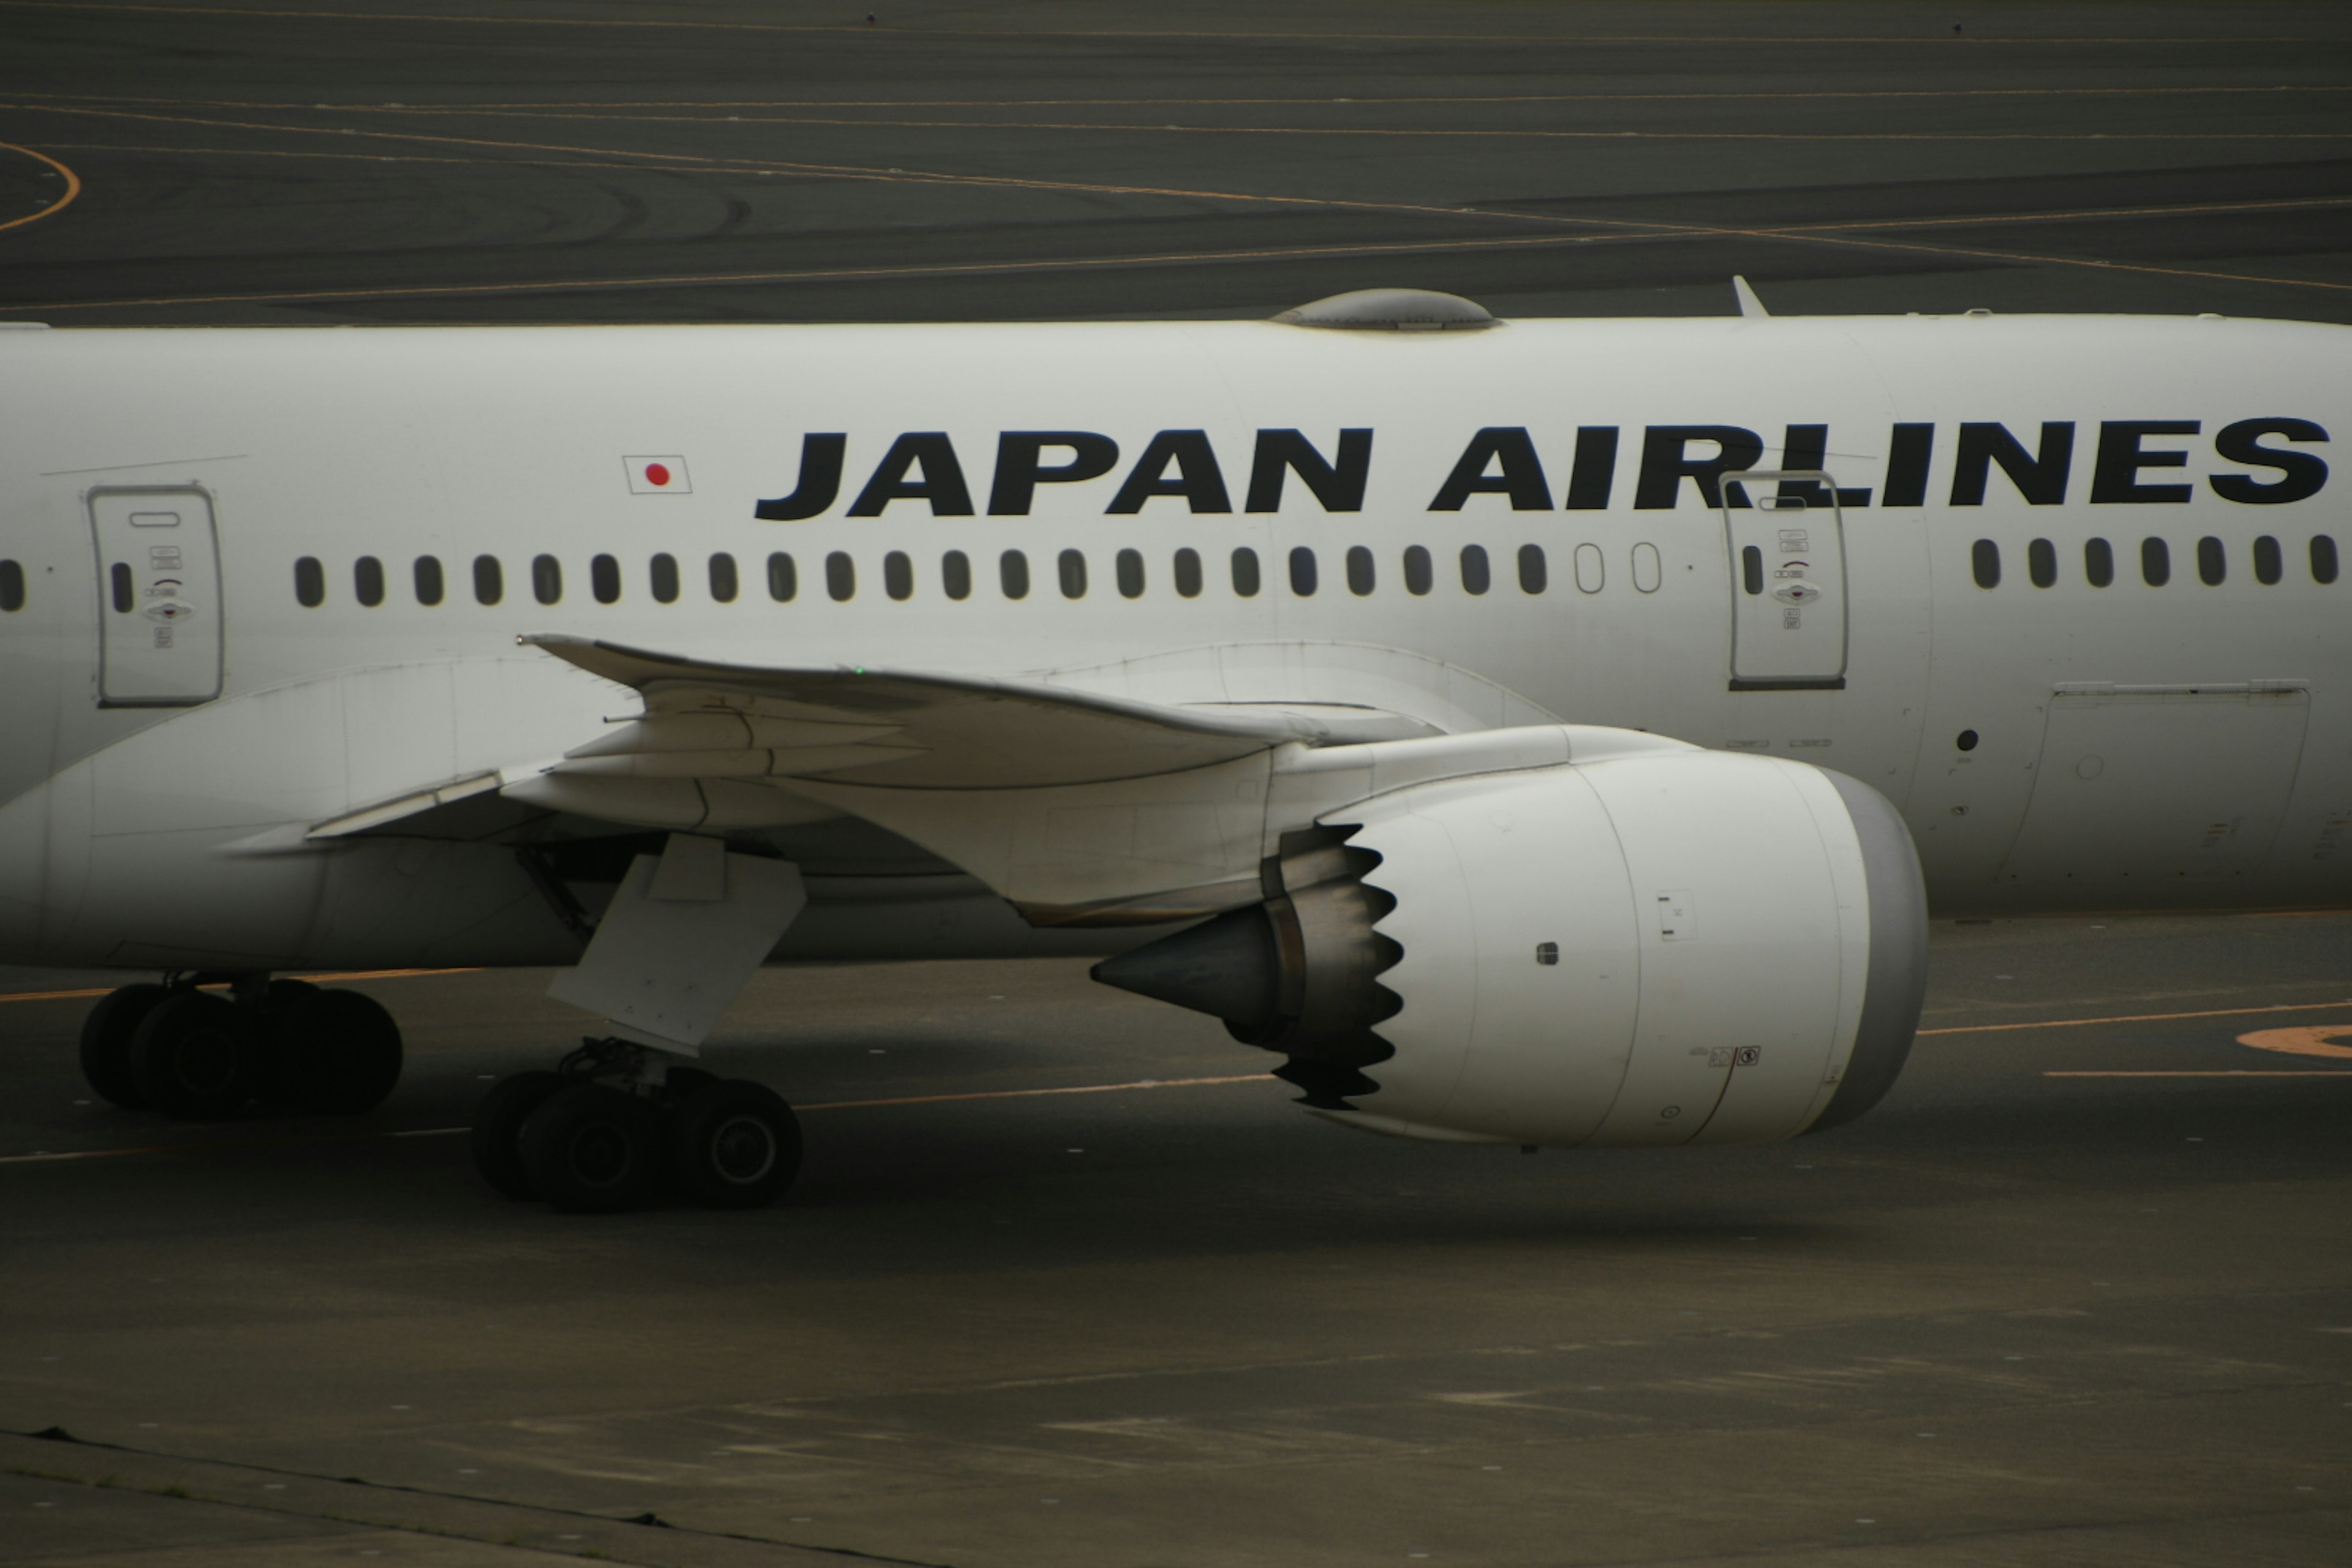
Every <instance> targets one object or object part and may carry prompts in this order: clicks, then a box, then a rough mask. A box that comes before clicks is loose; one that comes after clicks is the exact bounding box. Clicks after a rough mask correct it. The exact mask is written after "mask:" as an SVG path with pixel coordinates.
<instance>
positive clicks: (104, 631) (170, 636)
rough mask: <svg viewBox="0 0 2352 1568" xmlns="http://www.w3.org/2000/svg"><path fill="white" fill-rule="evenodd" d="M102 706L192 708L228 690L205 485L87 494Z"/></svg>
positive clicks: (217, 554) (216, 544)
mask: <svg viewBox="0 0 2352 1568" xmlns="http://www.w3.org/2000/svg"><path fill="white" fill-rule="evenodd" d="M89 523H90V529H91V532H92V534H93V536H94V537H95V539H96V541H97V544H98V598H99V626H100V631H99V650H98V670H99V675H98V694H99V705H100V707H104V708H184V707H190V706H193V705H194V704H195V703H199V702H209V701H211V700H213V699H214V698H215V697H218V696H219V695H220V690H221V586H220V547H219V542H218V539H217V537H216V535H215V531H214V527H213V503H212V498H211V497H210V496H208V495H206V494H205V492H204V491H202V490H198V489H146V488H117V489H94V490H92V491H90V492H89Z"/></svg>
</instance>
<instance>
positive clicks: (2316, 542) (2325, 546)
mask: <svg viewBox="0 0 2352 1568" xmlns="http://www.w3.org/2000/svg"><path fill="white" fill-rule="evenodd" d="M2311 580H2312V581H2313V582H2315V583H2333V582H2335V581H2336V541H2335V540H2333V539H2331V538H2329V537H2328V536H2327V535H2326V534H2325V533H2315V534H2313V535H2312V536H2311Z"/></svg>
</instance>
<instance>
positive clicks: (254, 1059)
mask: <svg viewBox="0 0 2352 1568" xmlns="http://www.w3.org/2000/svg"><path fill="white" fill-rule="evenodd" d="M222 981H226V982H228V983H229V993H228V994H227V995H226V996H223V995H216V994H214V993H212V992H210V991H205V990H200V989H198V987H199V986H204V985H210V984H217V983H219V982H222ZM400 1066H401V1048H400V1028H399V1026H397V1025H395V1024H394V1022H393V1021H392V1015H391V1014H389V1013H387V1012H385V1011H384V1010H383V1007H382V1006H380V1005H378V1004H377V1003H376V1002H375V1001H374V1000H373V998H371V997H368V996H363V995H362V994H360V993H358V992H356V991H329V990H322V989H320V987H318V986H316V985H312V984H309V983H307V982H305V981H300V980H272V979H270V978H269V977H268V975H266V974H236V975H228V974H208V973H194V974H184V975H171V976H167V977H166V979H165V981H164V983H163V984H161V985H125V986H123V987H122V988H121V989H120V990H117V991H110V992H109V993H107V994H106V995H105V996H103V997H102V998H100V1001H99V1004H98V1005H97V1006H95V1007H92V1008H91V1009H90V1010H89V1017H88V1018H86V1019H84V1020H83V1022H82V1026H81V1071H82V1077H84V1078H85V1079H89V1087H90V1088H91V1089H93V1090H95V1091H96V1092H97V1093H98V1095H99V1097H100V1099H103V1100H110V1101H111V1102H112V1103H114V1104H116V1105H119V1106H121V1107H122V1108H123V1109H124V1110H156V1111H161V1112H162V1113H163V1115H165V1116H169V1117H173V1118H175V1119H179V1120H184V1121H211V1120H216V1119H218V1118H220V1117H224V1116H233V1115H235V1114H236V1112H237V1111H239V1110H243V1109H244V1108H245V1106H246V1105H247V1103H248V1102H249V1101H254V1100H258V1101H259V1102H261V1103H262V1104H263V1105H266V1106H282V1107H285V1108H288V1109H290V1110H301V1111H307V1112H310V1113H311V1114H313V1115H323V1116H339V1115H356V1114H357V1113H359V1112H361V1111H362V1110H373V1109H375V1107H377V1106H378V1105H381V1104H382V1103H383V1100H384V1097H385V1096H386V1095H388V1094H390V1093H391V1092H392V1089H393V1086H394V1084H396V1083H398V1082H399V1081H400Z"/></svg>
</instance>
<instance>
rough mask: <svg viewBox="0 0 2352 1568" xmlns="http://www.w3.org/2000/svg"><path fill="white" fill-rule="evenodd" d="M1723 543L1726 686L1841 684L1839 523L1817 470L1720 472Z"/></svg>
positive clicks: (1831, 486) (1832, 496)
mask: <svg viewBox="0 0 2352 1568" xmlns="http://www.w3.org/2000/svg"><path fill="white" fill-rule="evenodd" d="M1723 531H1724V538H1725V540H1726V542H1727V544H1728V546H1729V548H1730V551H1731V689H1732V690H1734V691H1772V690H1805V689H1829V690H1836V689H1842V688H1843V686H1844V685H1845V647H1846V585H1845V524H1844V520H1843V517H1842V516H1841V514H1840V512H1839V510H1838V503H1837V484H1836V481H1834V480H1832V479H1831V478H1830V477H1829V475H1827V474H1824V473H1821V472H1818V471H1810V470H1809V471H1806V472H1801V473H1800V472H1796V471H1790V472H1785V473H1782V472H1772V473H1759V472H1753V471H1751V472H1748V473H1745V474H1741V475H1739V476H1738V477H1737V478H1734V477H1732V476H1731V475H1728V474H1727V475H1725V476H1724V479H1723Z"/></svg>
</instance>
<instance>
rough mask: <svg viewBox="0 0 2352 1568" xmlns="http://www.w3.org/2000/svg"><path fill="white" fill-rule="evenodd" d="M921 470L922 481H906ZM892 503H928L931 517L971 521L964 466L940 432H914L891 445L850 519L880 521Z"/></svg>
mask: <svg viewBox="0 0 2352 1568" xmlns="http://www.w3.org/2000/svg"><path fill="white" fill-rule="evenodd" d="M917 467H920V468H922V470H923V477H922V478H921V479H908V477H907V475H908V471H909V470H910V469H913V468H917ZM894 500H927V501H929V502H930V503H931V515H932V516H933V517H970V516H971V490H970V489H967V488H966V487H965V485H964V482H963V465H962V464H961V463H959V462H957V461H956V455H955V446H954V443H952V442H950V440H949V439H948V438H947V436H946V434H945V432H943V431H939V430H917V431H912V432H909V433H908V434H907V435H904V436H901V437H898V439H897V440H895V441H893V442H891V443H890V449H889V451H887V452H886V453H884V454H883V457H882V463H881V466H880V467H878V468H876V469H875V470H874V477H873V478H872V479H868V480H866V488H865V489H862V490H860V491H858V492H857V504H856V505H855V506H853V507H851V508H850V509H849V515H850V516H852V517H880V516H881V515H882V509H883V508H884V507H886V506H888V505H889V504H890V503H891V502H892V501H894Z"/></svg>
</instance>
